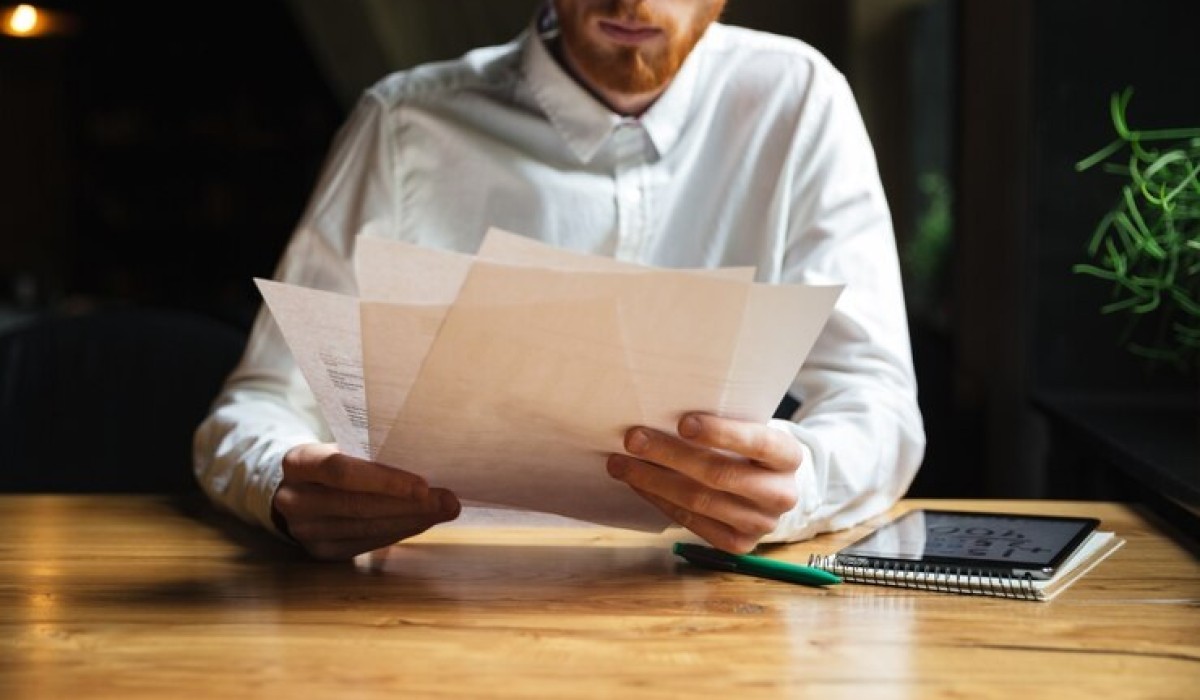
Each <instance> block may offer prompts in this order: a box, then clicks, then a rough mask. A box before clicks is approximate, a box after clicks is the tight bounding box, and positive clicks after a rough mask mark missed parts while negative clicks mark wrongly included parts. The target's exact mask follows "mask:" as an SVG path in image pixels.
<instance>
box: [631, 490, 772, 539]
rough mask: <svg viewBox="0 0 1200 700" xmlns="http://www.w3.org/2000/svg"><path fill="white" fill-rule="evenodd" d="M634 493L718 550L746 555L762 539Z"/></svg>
mask: <svg viewBox="0 0 1200 700" xmlns="http://www.w3.org/2000/svg"><path fill="white" fill-rule="evenodd" d="M634 491H637V493H638V494H639V495H640V496H641V497H642V498H645V499H646V500H647V501H649V502H650V503H651V504H652V505H654V506H655V507H656V508H658V509H659V510H660V511H662V513H663V515H665V516H667V517H668V518H670V519H671V520H673V521H675V522H676V523H678V524H679V525H680V526H681V527H684V528H687V529H688V530H690V531H691V532H694V533H696V534H697V535H699V536H700V537H702V538H704V540H705V541H706V542H708V543H709V544H711V545H712V546H714V547H716V548H717V549H722V550H724V551H726V552H731V553H733V554H745V553H747V552H750V551H753V550H754V547H755V546H756V545H757V544H758V540H759V539H761V537H762V536H761V535H757V536H756V535H753V534H747V533H742V532H738V531H737V530H735V529H733V528H731V527H729V526H728V525H726V524H725V523H722V522H720V521H717V520H713V519H712V518H709V517H705V516H703V515H700V514H698V513H693V512H692V511H690V510H687V509H686V508H682V507H680V506H678V505H676V504H675V503H672V502H670V501H668V500H666V499H664V498H660V497H659V496H656V495H654V494H652V493H648V492H646V491H642V490H640V489H638V488H634Z"/></svg>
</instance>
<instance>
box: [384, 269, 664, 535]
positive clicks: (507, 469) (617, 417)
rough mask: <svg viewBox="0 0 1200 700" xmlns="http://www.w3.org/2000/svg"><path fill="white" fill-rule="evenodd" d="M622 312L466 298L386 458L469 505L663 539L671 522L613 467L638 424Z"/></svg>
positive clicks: (600, 306) (588, 302) (433, 353)
mask: <svg viewBox="0 0 1200 700" xmlns="http://www.w3.org/2000/svg"><path fill="white" fill-rule="evenodd" d="M480 265H482V263H477V265H476V269H478V267H479V266H480ZM469 285H470V280H468V283H467V285H464V288H465V287H466V286H469ZM618 314H619V309H618V308H617V304H616V303H615V301H613V300H611V299H575V300H562V301H555V302H541V303H531V304H521V305H498V304H482V305H473V304H465V303H463V302H462V301H461V299H460V301H459V303H456V304H455V306H454V307H453V308H452V309H451V311H450V312H449V313H448V314H447V316H446V321H445V323H444V324H443V326H442V330H441V332H440V333H439V334H438V337H437V339H436V340H435V341H434V345H433V347H432V348H431V349H430V351H429V354H428V356H427V357H426V360H425V363H424V365H423V367H422V369H421V374H420V376H419V377H418V378H417V381H416V383H415V384H414V386H413V387H412V390H411V392H410V393H409V396H408V401H407V403H406V404H405V407H404V410H403V411H402V412H401V414H400V415H399V417H398V419H397V421H396V424H395V426H394V427H393V429H392V431H391V432H390V433H389V435H388V438H387V440H386V441H385V443H384V445H383V448H382V449H381V450H380V453H379V460H380V461H382V462H384V463H387V464H395V465H398V466H399V465H402V466H403V467H404V468H405V469H408V470H410V471H414V472H417V473H419V474H422V475H423V476H425V477H426V478H427V479H428V480H429V481H430V483H432V484H435V485H439V486H445V487H448V488H450V489H452V490H454V491H455V492H456V493H457V494H458V495H459V496H460V497H461V498H465V499H470V500H474V501H479V502H482V503H493V504H503V505H507V506H514V507H518V508H527V509H530V510H540V511H545V512H551V513H558V514H560V515H565V516H569V517H573V518H577V519H582V520H587V521H591V522H597V523H603V524H609V525H616V526H620V527H630V528H635V529H643V530H661V529H662V528H663V527H664V526H665V525H666V524H667V521H666V519H665V518H664V517H663V516H662V515H661V514H660V513H658V511H657V510H655V509H653V508H652V507H651V506H650V505H649V504H648V503H646V502H645V501H644V500H642V499H641V498H639V497H638V496H637V495H636V494H634V493H633V491H631V490H630V489H629V488H628V487H627V486H625V485H624V484H621V483H619V482H617V481H615V480H613V479H612V478H611V477H609V476H608V474H607V472H606V471H605V467H604V464H605V459H606V455H607V454H608V453H610V452H614V451H617V450H620V449H621V442H622V433H623V430H622V426H623V425H624V424H625V422H626V421H628V420H629V418H630V417H631V416H637V415H638V408H637V397H636V395H635V393H634V389H633V387H632V385H631V384H630V381H629V379H630V378H629V375H628V372H627V368H626V360H625V353H624V348H623V347H622V344H621V343H620V342H619V338H620V333H621V329H620V321H619V318H618ZM566 327H571V328H573V329H574V332H572V333H569V334H564V333H563V329H564V328H566Z"/></svg>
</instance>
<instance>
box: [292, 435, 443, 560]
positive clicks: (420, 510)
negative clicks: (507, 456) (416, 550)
mask: <svg viewBox="0 0 1200 700" xmlns="http://www.w3.org/2000/svg"><path fill="white" fill-rule="evenodd" d="M271 509H272V515H273V516H274V517H275V520H276V525H277V526H280V529H281V530H283V531H284V532H286V533H287V534H289V535H291V536H292V538H294V539H295V540H296V541H297V542H299V543H300V544H301V545H302V546H303V547H304V549H306V550H307V551H308V553H309V554H311V555H312V556H314V557H316V558H318V559H331V560H336V559H350V558H352V557H354V556H355V555H357V554H361V553H363V552H369V551H371V550H373V549H379V548H380V547H385V546H387V545H389V544H392V543H394V542H397V541H399V540H403V539H406V538H408V537H412V536H414V535H418V534H420V533H422V532H424V531H425V530H428V529H429V528H431V527H433V526H434V525H437V524H438V523H442V522H445V521H447V520H453V519H455V518H457V517H458V514H459V512H461V510H462V506H461V505H460V504H459V502H458V498H457V497H455V495H454V494H453V493H451V492H450V491H447V490H446V489H433V488H429V485H428V484H426V483H425V480H424V479H422V478H421V477H419V476H417V475H416V474H410V473H408V472H406V471H402V470H400V469H394V468H392V467H388V466H384V465H382V464H379V463H377V462H370V461H367V460H364V459H358V458H355V457H350V456H348V455H345V454H342V453H341V452H338V450H337V446H336V445H330V444H324V445H320V444H311V445H300V446H297V447H294V448H292V449H291V450H289V451H288V453H287V454H286V455H284V457H283V481H282V482H281V483H280V484H279V489H278V490H277V491H276V492H275V498H274V499H273V500H272V501H271Z"/></svg>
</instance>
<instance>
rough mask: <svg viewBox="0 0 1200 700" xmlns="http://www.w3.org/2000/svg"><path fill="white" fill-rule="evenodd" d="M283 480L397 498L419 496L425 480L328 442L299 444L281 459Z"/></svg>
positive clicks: (421, 493)
mask: <svg viewBox="0 0 1200 700" xmlns="http://www.w3.org/2000/svg"><path fill="white" fill-rule="evenodd" d="M283 474H284V479H286V480H292V481H300V482H305V483H310V484H322V485H325V486H329V487H331V488H335V489H340V490H342V491H357V492H360V493H377V494H387V495H391V496H396V497H398V498H417V499H420V498H423V497H424V496H425V495H426V493H427V492H428V490H429V485H428V484H426V482H425V480H424V479H422V478H421V477H420V476H418V475H416V474H412V473H410V472H406V471H404V470H402V469H396V468H393V467H388V466H385V465H383V464H379V463H378V462H371V461H368V460H365V459H358V458H356V457H351V456H349V455H346V454H343V453H341V452H338V451H336V448H331V446H329V445H301V446H300V447H296V448H294V449H292V450H291V451H289V452H288V453H287V454H286V455H285V456H284V459H283Z"/></svg>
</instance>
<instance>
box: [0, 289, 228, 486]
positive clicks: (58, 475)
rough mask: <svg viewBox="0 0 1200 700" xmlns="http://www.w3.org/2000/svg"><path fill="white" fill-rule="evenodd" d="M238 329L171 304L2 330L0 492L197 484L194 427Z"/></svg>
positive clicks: (210, 397) (214, 391)
mask: <svg viewBox="0 0 1200 700" xmlns="http://www.w3.org/2000/svg"><path fill="white" fill-rule="evenodd" d="M244 344H245V334H244V333H243V332H242V331H240V330H237V329H235V328H233V327H232V326H229V325H227V324H224V323H222V322H219V321H216V320H214V319H211V318H208V317H204V316H200V315H196V314H192V313H189V312H184V311H176V310H151V309H140V308H120V309H109V310H101V311H96V312H92V313H88V314H83V315H77V316H59V315H46V316H40V317H36V318H34V319H32V320H30V321H28V322H25V323H23V324H21V325H19V326H16V327H10V328H7V329H5V330H4V331H3V332H2V333H0V491H9V492H12V491H21V492H34V491H44V492H143V493H146V492H160V493H179V492H185V491H191V490H195V489H196V488H197V487H196V485H195V481H194V479H193V477H192V470H191V441H192V432H193V430H195V428H196V426H197V425H198V424H199V422H200V420H201V419H202V418H203V417H204V415H205V413H206V412H207V409H208V406H209V403H210V402H211V401H212V400H213V398H215V397H216V394H217V391H218V390H219V389H220V386H221V382H222V380H223V379H224V377H225V375H226V374H227V373H228V372H229V371H230V370H231V369H232V368H233V366H234V364H235V363H236V362H237V361H238V359H239V357H240V355H241V351H242V348H243V346H244Z"/></svg>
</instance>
